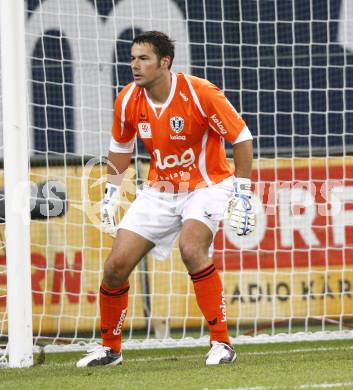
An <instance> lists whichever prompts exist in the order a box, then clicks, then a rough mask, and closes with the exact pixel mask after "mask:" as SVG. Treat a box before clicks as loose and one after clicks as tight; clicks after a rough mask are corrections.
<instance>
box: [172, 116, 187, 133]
mask: <svg viewBox="0 0 353 390" xmlns="http://www.w3.org/2000/svg"><path fill="white" fill-rule="evenodd" d="M169 124H170V127H171V128H172V130H173V131H174V133H176V134H178V133H180V132H181V131H183V128H184V119H183V118H182V117H181V116H173V117H171V118H170V121H169Z"/></svg>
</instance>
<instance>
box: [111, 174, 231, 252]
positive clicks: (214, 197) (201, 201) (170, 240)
mask: <svg viewBox="0 0 353 390" xmlns="http://www.w3.org/2000/svg"><path fill="white" fill-rule="evenodd" d="M232 192H233V176H231V177H228V178H227V179H225V180H223V181H222V182H220V183H218V184H215V185H213V186H211V187H205V188H200V189H197V190H195V191H192V192H185V193H181V194H180V193H178V194H174V193H170V192H160V191H158V189H154V188H152V187H146V188H144V189H143V190H142V191H140V192H139V193H138V194H137V198H136V200H135V201H134V202H133V203H132V204H131V206H130V208H129V209H128V211H127V212H126V214H125V215H124V217H123V219H122V220H121V222H120V224H119V226H118V229H127V230H131V231H133V232H135V233H137V234H139V235H141V236H142V237H144V238H146V239H147V240H149V241H151V242H153V243H154V244H155V247H154V248H153V249H152V250H151V252H150V253H151V255H152V256H154V257H155V259H156V260H164V259H165V258H166V257H168V255H169V254H170V252H171V250H172V248H173V244H174V241H175V239H176V237H177V235H178V233H179V232H180V230H181V227H182V225H183V223H184V222H185V221H186V220H187V219H196V220H198V221H201V222H203V223H204V224H205V225H207V226H208V227H209V229H210V230H211V232H212V234H213V236H214V235H215V234H216V231H217V228H218V223H219V221H220V220H221V219H223V214H224V210H225V207H226V203H227V200H228V199H229V197H230V196H231V195H232Z"/></svg>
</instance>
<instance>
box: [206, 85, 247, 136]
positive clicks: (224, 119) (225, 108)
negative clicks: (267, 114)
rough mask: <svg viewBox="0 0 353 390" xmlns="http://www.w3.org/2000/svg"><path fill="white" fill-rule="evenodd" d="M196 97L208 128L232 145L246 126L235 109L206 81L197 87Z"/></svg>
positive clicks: (218, 90) (221, 93)
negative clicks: (205, 117)
mask: <svg viewBox="0 0 353 390" xmlns="http://www.w3.org/2000/svg"><path fill="white" fill-rule="evenodd" d="M198 96H199V99H200V104H201V106H202V109H203V111H204V112H205V114H206V116H207V120H208V124H209V126H210V127H211V128H212V129H213V130H214V131H215V132H216V133H218V134H219V135H221V136H222V137H224V138H225V139H226V140H227V141H229V142H231V143H233V142H234V140H235V139H236V138H237V137H238V135H239V134H240V132H241V131H242V130H243V129H244V128H245V126H246V124H245V122H244V120H243V119H242V118H241V116H240V115H239V114H238V112H237V111H236V109H235V108H234V107H233V105H232V104H231V103H230V101H229V100H228V99H227V98H226V97H225V95H224V94H223V92H222V91H221V90H220V89H219V88H218V87H216V86H215V85H214V84H212V83H210V82H208V81H206V80H205V82H204V83H203V84H202V86H200V87H199V90H198Z"/></svg>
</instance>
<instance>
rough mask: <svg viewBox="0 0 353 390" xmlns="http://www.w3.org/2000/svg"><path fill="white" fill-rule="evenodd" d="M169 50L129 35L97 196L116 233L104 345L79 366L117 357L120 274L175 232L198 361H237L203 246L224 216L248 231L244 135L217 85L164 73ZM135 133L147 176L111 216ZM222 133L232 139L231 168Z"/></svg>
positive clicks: (124, 287) (161, 39) (147, 37)
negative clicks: (127, 75)
mask: <svg viewBox="0 0 353 390" xmlns="http://www.w3.org/2000/svg"><path fill="white" fill-rule="evenodd" d="M173 58H174V44H173V42H172V41H171V40H170V38H169V37H168V36H167V35H165V34H164V33H161V32H158V31H148V32H144V33H142V34H141V35H139V36H137V37H136V38H135V39H134V40H133V42H132V46H131V69H132V74H133V78H134V81H133V82H132V83H130V84H128V85H127V86H126V87H125V88H124V89H123V90H122V91H121V92H120V93H119V94H118V96H117V98H116V102H115V107H114V120H113V126H112V138H111V143H110V150H109V156H108V160H109V164H108V181H107V183H106V188H105V196H104V200H103V203H102V226H103V229H104V231H105V232H106V233H109V234H111V235H113V236H115V235H116V237H115V240H114V243H113V247H112V250H111V253H110V255H109V257H108V259H107V260H106V262H105V266H104V276H103V281H102V284H101V288H100V312H101V335H102V340H103V343H102V345H101V346H97V347H96V348H94V349H93V350H91V351H88V354H87V355H86V356H84V357H83V358H82V359H81V360H80V361H79V362H78V363H77V366H78V367H85V366H96V365H116V364H121V363H122V359H123V358H122V352H121V342H122V328H123V323H124V319H125V317H126V314H127V306H128V290H129V281H128V278H129V275H130V273H131V272H132V270H133V269H134V267H135V266H136V265H137V264H138V263H139V261H140V260H141V259H142V258H143V257H144V256H145V255H146V254H147V253H148V252H151V254H152V255H154V257H155V258H156V259H159V260H163V259H164V258H166V257H167V256H168V254H169V253H170V250H171V248H172V247H173V243H174V241H175V239H176V236H177V235H178V233H180V236H179V247H180V253H181V257H182V260H183V262H184V264H185V266H186V269H187V271H188V272H189V275H190V278H191V280H192V283H193V286H194V290H195V295H196V300H197V303H198V306H199V307H200V310H201V312H202V313H203V315H204V317H205V319H206V321H207V323H208V327H209V331H210V351H209V352H208V354H207V356H206V364H207V365H214V364H222V363H231V362H233V361H235V359H236V353H235V351H234V349H233V347H232V345H231V341H230V338H229V335H228V329H227V317H226V308H225V298H224V292H223V287H222V283H221V280H220V277H219V275H218V273H217V270H216V269H215V266H214V265H213V262H212V259H210V258H209V256H208V252H209V247H210V245H211V243H212V241H213V238H214V235H215V233H216V230H217V226H218V223H219V221H220V220H222V219H223V218H225V219H226V220H227V222H228V224H229V225H230V226H231V228H232V229H233V230H234V234H237V235H240V236H242V235H247V234H249V233H251V232H252V231H253V230H254V225H255V217H254V212H253V206H252V199H251V189H250V187H251V183H250V173H251V165H252V155H253V152H252V136H251V133H250V131H249V130H248V128H247V126H246V124H245V123H244V121H243V120H242V118H241V117H240V116H239V114H238V113H237V112H236V110H235V109H234V107H233V106H232V105H231V104H230V102H229V101H228V100H227V99H226V97H225V96H224V94H223V93H222V92H221V91H220V90H219V88H217V87H216V86H215V85H213V84H211V83H210V82H209V81H207V80H205V79H201V78H198V77H195V76H188V75H185V74H183V73H173V72H172V71H171V66H172V62H173ZM137 135H138V136H139V137H140V138H141V140H142V141H143V142H144V145H145V147H146V149H147V150H148V152H149V154H150V155H151V162H150V171H149V175H148V180H147V181H146V183H145V185H144V188H143V190H142V191H140V192H139V193H138V195H137V198H136V200H135V201H134V202H133V203H132V205H131V206H130V208H129V210H128V211H127V213H126V214H125V216H124V218H123V219H122V220H121V221H120V223H119V224H117V223H116V219H115V218H116V217H115V214H116V211H117V208H118V206H119V200H120V184H121V181H122V179H123V175H124V172H125V171H126V169H127V168H128V167H129V165H130V160H131V155H132V152H133V148H134V142H135V138H136V136H137ZM223 138H224V139H225V140H226V141H228V142H230V143H231V144H232V146H233V155H234V165H235V172H232V170H231V169H230V167H229V165H228V162H227V160H226V153H225V149H224V146H223Z"/></svg>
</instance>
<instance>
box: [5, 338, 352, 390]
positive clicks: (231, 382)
mask: <svg viewBox="0 0 353 390" xmlns="http://www.w3.org/2000/svg"><path fill="white" fill-rule="evenodd" d="M236 350H237V354H238V359H237V361H236V363H235V364H232V365H223V366H215V367H206V366H205V364H204V361H205V359H204V355H205V354H206V352H207V349H206V348H189V349H185V348H179V349H159V350H141V351H136V350H135V351H125V352H124V363H123V365H122V366H117V367H100V368H80V369H79V368H76V367H75V362H76V361H77V359H78V358H79V357H80V356H82V354H77V353H65V354H64V353H63V354H47V355H46V359H45V361H44V363H43V364H40V365H36V366H34V367H31V368H25V369H1V370H0V389H11V390H16V389H21V390H24V389H36V390H37V389H45V390H48V389H55V390H61V389H84V390H88V389H97V390H112V389H128V390H130V389H131V390H132V389H136V390H141V389H142V390H148V389H153V390H158V389H163V390H168V389H178V390H183V389H198V390H206V389H207V390H211V389H212V390H214V389H227V390H230V389H237V390H271V389H276V390H277V389H320V388H323V389H324V388H334V389H338V388H344V389H353V341H351V340H350V341H349V340H341V341H325V342H323V341H320V342H303V343H298V342H297V343H290V344H289V343H283V344H264V345H240V346H238V347H236Z"/></svg>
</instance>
